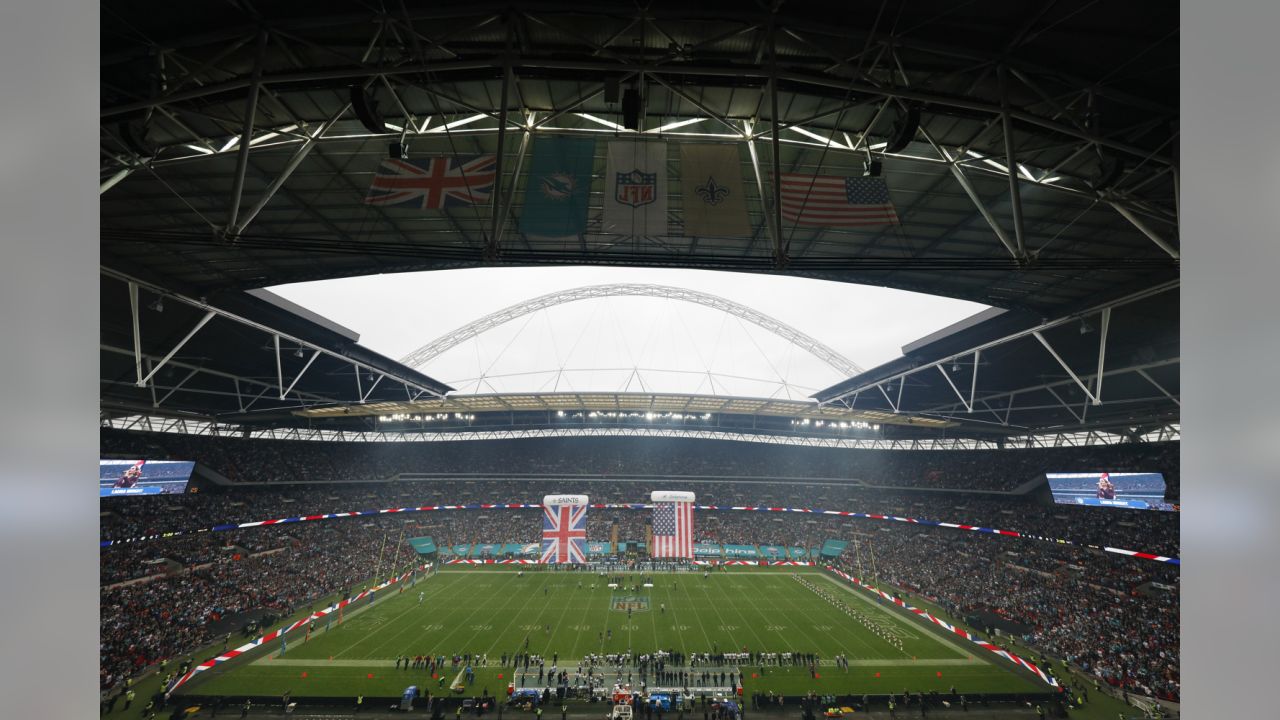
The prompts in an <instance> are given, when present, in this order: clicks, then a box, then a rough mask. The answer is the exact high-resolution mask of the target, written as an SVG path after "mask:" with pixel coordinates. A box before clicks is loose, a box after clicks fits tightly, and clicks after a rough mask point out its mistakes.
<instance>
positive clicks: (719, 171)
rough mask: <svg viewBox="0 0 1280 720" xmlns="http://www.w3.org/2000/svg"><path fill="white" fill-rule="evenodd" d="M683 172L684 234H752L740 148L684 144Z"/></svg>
mask: <svg viewBox="0 0 1280 720" xmlns="http://www.w3.org/2000/svg"><path fill="white" fill-rule="evenodd" d="M680 173H681V175H680V193H681V195H682V196H683V200H684V234H685V235H699V236H714V237H748V236H749V235H751V225H750V224H749V223H748V221H747V197H746V194H745V193H744V192H743V187H744V186H743V184H742V164H741V160H740V159H739V156H738V146H736V145H685V144H681V145H680Z"/></svg>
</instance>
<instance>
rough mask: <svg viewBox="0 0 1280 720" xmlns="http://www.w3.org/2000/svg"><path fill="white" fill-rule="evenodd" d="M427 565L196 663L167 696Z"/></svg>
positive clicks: (404, 578)
mask: <svg viewBox="0 0 1280 720" xmlns="http://www.w3.org/2000/svg"><path fill="white" fill-rule="evenodd" d="M427 567H429V565H421V566H419V567H417V568H415V569H414V570H411V571H409V572H406V573H404V574H403V575H400V576H398V577H394V578H391V579H390V580H387V581H386V582H384V583H382V584H381V585H375V586H374V587H371V588H369V589H367V590H364V591H362V592H360V593H357V594H356V595H352V596H351V597H349V598H346V599H344V600H342V601H340V602H336V603H334V604H332V605H330V606H329V607H327V608H324V609H323V610H317V611H315V612H313V613H311V614H310V615H308V616H307V617H304V618H302V619H301V620H298V621H297V622H295V623H292V624H290V625H285V626H284V627H281V628H279V629H277V630H272V631H271V632H269V633H267V634H266V635H262V636H260V637H258V638H255V639H254V640H252V641H250V642H247V643H245V644H244V645H241V646H240V647H238V648H236V649H234V650H226V651H223V652H222V653H221V654H220V655H217V656H216V657H212V658H209V659H208V660H205V661H204V662H202V663H200V664H198V665H196V666H195V667H193V668H191V669H190V670H188V671H187V672H186V673H184V674H183V675H181V676H179V677H178V678H177V679H175V680H174V681H173V683H172V684H170V685H169V687H167V688H165V691H164V693H165V697H168V696H169V695H171V694H172V693H173V691H174V690H177V689H178V688H179V687H182V686H183V685H185V684H186V683H187V681H188V680H190V679H191V678H193V677H195V676H196V675H198V674H200V673H202V672H204V671H205V670H208V669H210V668H212V667H215V666H217V665H220V664H222V663H224V662H227V661H229V660H231V659H233V658H236V657H239V656H240V655H243V654H245V653H247V652H249V651H250V650H253V649H254V648H257V647H260V646H262V645H263V644H265V643H269V642H271V641H273V640H278V639H280V638H281V637H283V636H284V635H287V634H289V633H291V632H293V631H294V630H297V629H298V628H300V627H305V626H306V625H307V624H308V623H310V622H312V621H314V620H318V619H320V618H323V617H327V616H330V615H332V614H333V613H336V612H339V611H340V610H342V609H343V608H346V607H348V606H350V605H354V604H355V603H357V602H359V601H361V600H363V599H365V598H367V597H371V596H373V595H374V594H375V593H377V592H378V591H379V590H382V589H384V588H387V587H390V586H391V585H394V584H396V583H398V582H403V581H404V580H407V579H408V578H410V577H412V576H413V573H415V572H417V571H420V570H425V569H426V568H427Z"/></svg>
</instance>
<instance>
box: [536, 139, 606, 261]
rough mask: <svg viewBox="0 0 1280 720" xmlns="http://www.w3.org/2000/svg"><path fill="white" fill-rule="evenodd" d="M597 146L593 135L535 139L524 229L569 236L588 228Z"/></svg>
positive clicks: (551, 234) (548, 234)
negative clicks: (588, 201) (589, 203)
mask: <svg viewBox="0 0 1280 720" xmlns="http://www.w3.org/2000/svg"><path fill="white" fill-rule="evenodd" d="M595 147H596V141H595V140H594V139H592V138H575V137H559V136H556V135H544V136H541V137H539V138H538V139H537V140H535V141H534V143H533V160H532V162H531V163H530V169H529V179H528V181H527V183H526V185H525V189H524V211H523V212H522V213H521V215H520V232H522V233H524V234H525V235H540V236H543V237H566V236H572V235H577V234H579V233H581V232H582V231H583V230H585V229H586V227H587V197H588V191H589V190H590V189H591V169H592V165H593V163H594V162H595Z"/></svg>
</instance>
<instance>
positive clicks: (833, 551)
mask: <svg viewBox="0 0 1280 720" xmlns="http://www.w3.org/2000/svg"><path fill="white" fill-rule="evenodd" d="M847 547H849V541H848V540H828V541H826V542H824V543H822V557H832V558H833V557H839V556H840V553H842V552H844V549H845V548H847Z"/></svg>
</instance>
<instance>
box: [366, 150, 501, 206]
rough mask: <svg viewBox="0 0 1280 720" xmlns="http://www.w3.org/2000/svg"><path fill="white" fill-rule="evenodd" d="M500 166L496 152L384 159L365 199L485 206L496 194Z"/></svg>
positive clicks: (384, 203)
mask: <svg viewBox="0 0 1280 720" xmlns="http://www.w3.org/2000/svg"><path fill="white" fill-rule="evenodd" d="M496 168H497V157H496V156H494V155H474V156H470V157H429V158H422V159H420V160H383V161H382V164H381V165H379V166H378V173H377V174H376V175H374V176H373V184H372V185H370V186H369V194H368V195H367V196H365V199H364V202H365V204H366V205H382V206H397V207H411V208H417V209H421V210H439V209H440V208H449V207H463V206H467V205H481V204H484V203H486V202H488V201H489V196H490V195H492V194H493V183H494V179H495V178H496V176H497V173H496V172H495V171H496Z"/></svg>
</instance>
